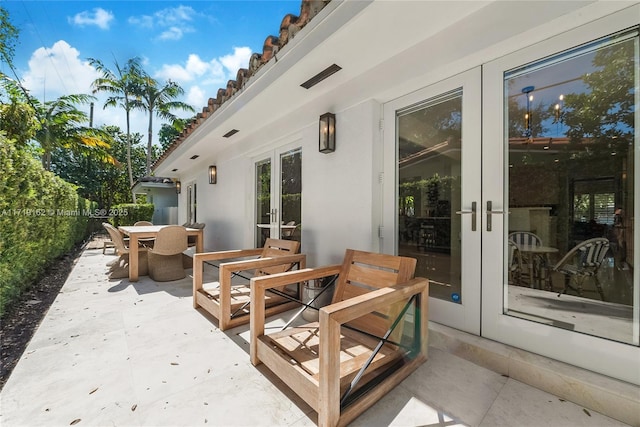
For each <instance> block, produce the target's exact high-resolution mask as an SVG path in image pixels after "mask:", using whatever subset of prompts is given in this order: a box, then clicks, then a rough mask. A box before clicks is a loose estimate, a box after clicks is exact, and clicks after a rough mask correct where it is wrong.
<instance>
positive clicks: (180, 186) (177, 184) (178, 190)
mask: <svg viewBox="0 0 640 427" xmlns="http://www.w3.org/2000/svg"><path fill="white" fill-rule="evenodd" d="M180 190H182V185H181V184H180V181H176V193H178V194H180Z"/></svg>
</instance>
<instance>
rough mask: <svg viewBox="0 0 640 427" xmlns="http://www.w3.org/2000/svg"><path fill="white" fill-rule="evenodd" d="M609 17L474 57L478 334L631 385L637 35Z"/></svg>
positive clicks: (638, 329) (637, 295)
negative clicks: (478, 90) (479, 200)
mask: <svg viewBox="0 0 640 427" xmlns="http://www.w3.org/2000/svg"><path fill="white" fill-rule="evenodd" d="M619 18H620V17H619ZM617 21H619V19H618V20H617ZM605 24H606V25H605ZM613 24H615V25H618V24H617V22H614V20H613V19H612V20H610V21H606V22H604V21H603V23H598V24H594V25H591V26H585V27H579V28H576V29H574V30H572V31H570V32H567V33H566V34H563V37H559V38H551V39H549V40H547V41H545V42H541V43H539V44H536V45H534V46H530V47H528V48H526V49H523V50H521V51H518V52H514V53H513V54H510V55H505V56H503V57H501V58H499V59H496V60H495V61H492V62H490V63H487V64H486V65H485V66H484V67H483V153H484V154H483V168H482V176H483V178H482V180H483V196H484V200H483V204H482V208H483V214H482V218H483V219H484V220H485V221H486V223H485V224H483V227H482V245H483V249H485V248H486V252H484V254H483V268H482V282H483V292H482V308H483V309H482V335H483V336H485V337H487V338H491V339H495V340H498V341H500V342H504V343H506V344H510V345H513V346H515V347H518V348H522V349H525V350H529V351H532V352H534V353H538V354H542V355H544V356H548V357H551V358H553V359H556V360H560V361H565V362H568V363H570V364H572V365H576V366H580V367H583V368H586V369H589V370H592V371H596V372H600V373H603V374H605V375H609V376H611V377H615V378H619V379H622V380H624V381H628V382H632V383H635V384H640V371H639V370H638V357H639V356H640V286H639V281H638V275H637V274H636V273H635V267H636V266H637V265H638V262H639V261H640V256H639V255H640V254H639V253H638V252H637V251H635V249H634V247H635V241H637V238H638V231H637V230H636V228H635V224H636V223H637V222H638V220H639V219H640V211H639V210H638V209H637V207H636V203H635V195H636V193H637V190H636V189H637V188H638V187H637V185H638V179H639V178H640V177H639V176H638V174H637V173H636V171H635V166H636V164H637V162H638V161H639V158H640V157H639V156H640V149H639V148H640V138H639V136H640V135H639V133H638V131H637V129H638V124H639V122H640V109H639V108H638V103H639V102H640V94H639V93H638V88H639V87H640V74H639V71H638V70H639V69H640V67H639V63H640V55H639V51H640V44H639V39H638V32H637V26H636V27H635V30H634V31H625V32H621V33H613V31H615V28H613V27H612V25H613ZM607 33H609V34H611V35H608V36H607V35H606V34H607ZM612 33H613V34H612ZM594 34H598V35H600V36H601V37H602V38H600V39H597V40H594V39H593V37H594ZM489 203H491V209H490V208H489V206H488V205H489ZM489 221H491V227H489ZM496 254H501V256H497V257H496V256H495V255H496Z"/></svg>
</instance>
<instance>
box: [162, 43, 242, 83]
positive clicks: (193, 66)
mask: <svg viewBox="0 0 640 427" xmlns="http://www.w3.org/2000/svg"><path fill="white" fill-rule="evenodd" d="M250 57H251V49H250V48H248V47H234V48H233V53H230V54H228V55H224V56H222V57H220V58H214V59H212V60H210V61H209V62H206V61H203V60H202V58H200V56H198V55H196V54H191V55H189V57H188V58H187V61H186V62H185V63H184V64H165V65H163V66H162V68H161V69H160V71H158V72H157V73H156V75H155V77H157V78H162V79H165V80H173V81H175V82H178V83H188V82H192V81H197V82H198V84H199V85H201V86H207V90H209V91H211V92H213V94H214V95H215V92H217V90H218V88H219V87H223V86H226V84H227V81H228V80H230V79H235V78H236V74H237V73H238V70H239V69H240V68H246V67H247V66H248V65H249V58H250Z"/></svg>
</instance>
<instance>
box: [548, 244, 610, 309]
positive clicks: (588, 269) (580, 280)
mask: <svg viewBox="0 0 640 427" xmlns="http://www.w3.org/2000/svg"><path fill="white" fill-rule="evenodd" d="M608 250H609V240H608V239H606V238H604V237H596V238H594V239H589V240H585V241H584V242H580V243H579V244H578V245H577V246H575V247H574V248H573V249H571V250H570V251H569V252H567V254H566V255H565V256H564V257H562V259H561V260H560V261H558V263H557V264H556V265H555V266H554V267H553V268H552V271H557V272H558V273H562V274H563V275H564V278H565V281H564V288H563V289H562V291H560V293H559V294H558V297H560V295H562V294H566V293H567V290H569V289H571V290H573V291H574V292H576V293H577V294H578V296H580V297H581V296H582V289H583V284H584V281H585V279H587V278H588V277H593V279H594V281H595V284H596V289H597V290H598V293H599V294H600V298H601V299H602V301H604V300H605V296H604V290H603V289H602V285H601V284H600V280H599V279H598V270H599V269H600V266H601V265H602V261H603V260H604V257H605V256H606V254H607V251H608ZM572 281H575V283H576V286H575V287H573V286H572V285H571V282H572Z"/></svg>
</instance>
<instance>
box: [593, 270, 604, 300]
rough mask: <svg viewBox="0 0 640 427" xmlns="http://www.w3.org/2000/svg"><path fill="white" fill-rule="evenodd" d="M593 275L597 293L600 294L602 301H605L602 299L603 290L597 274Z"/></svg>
mask: <svg viewBox="0 0 640 427" xmlns="http://www.w3.org/2000/svg"><path fill="white" fill-rule="evenodd" d="M593 277H594V278H595V279H596V289H598V293H599V294H600V298H601V299H602V301H605V299H604V290H603V289H602V285H601V284H600V280H598V275H597V274H596V275H595V276H593Z"/></svg>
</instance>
